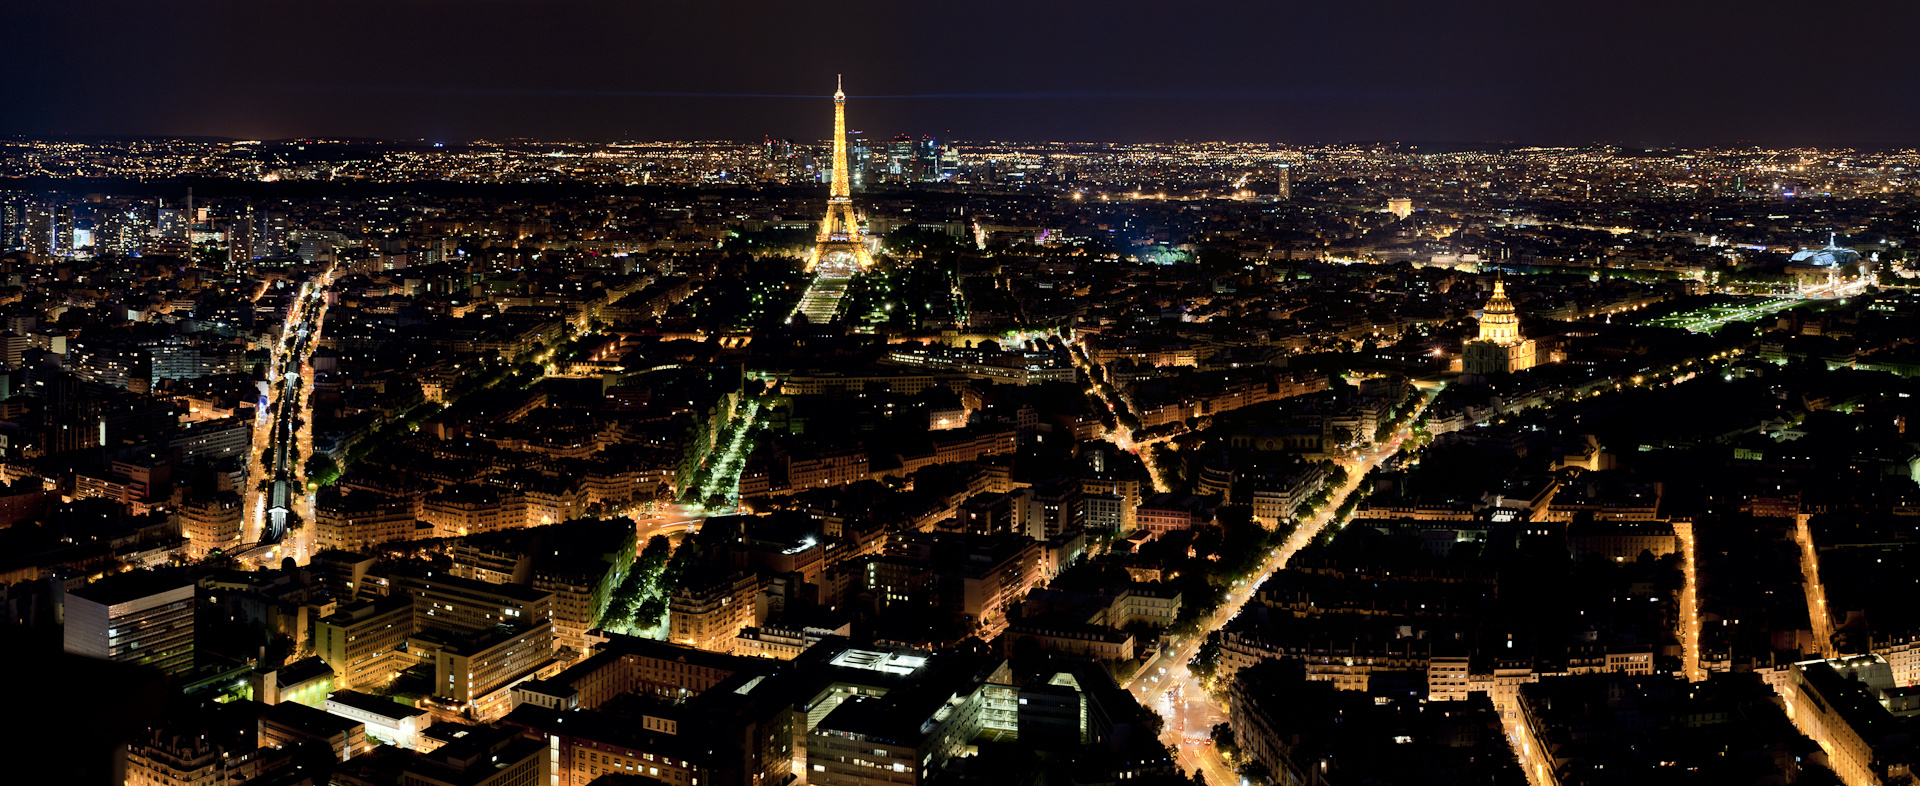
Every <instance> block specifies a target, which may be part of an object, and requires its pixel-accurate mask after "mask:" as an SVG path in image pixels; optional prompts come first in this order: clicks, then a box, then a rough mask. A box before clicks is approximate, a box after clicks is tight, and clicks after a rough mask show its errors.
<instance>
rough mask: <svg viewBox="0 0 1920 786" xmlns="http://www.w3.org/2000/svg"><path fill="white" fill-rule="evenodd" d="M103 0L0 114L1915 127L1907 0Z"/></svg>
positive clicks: (215, 122)
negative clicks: (1719, 5)
mask: <svg viewBox="0 0 1920 786" xmlns="http://www.w3.org/2000/svg"><path fill="white" fill-rule="evenodd" d="M793 6H794V4H788V3H768V2H749V1H747V0H740V1H738V2H716V3H704V4H700V5H699V6H697V7H688V6H676V7H660V6H658V5H653V4H635V3H625V2H614V1H612V0H560V1H559V2H553V3H544V4H539V5H534V4H530V3H525V2H514V1H512V0H480V1H478V2H465V3H459V4H454V3H448V2H440V1H439V0H398V1H395V0H388V1H387V2H370V1H368V0H345V1H344V2H332V3H324V4H320V3H299V4H281V5H276V6H273V7H261V6H259V4H254V3H238V2H230V1H228V0H217V1H208V2H189V3H184V4H172V5H167V6H159V5H154V4H147V3H134V2H128V1H127V0H105V1H104V2H100V3H92V4H87V5H86V6H84V7H73V6H67V5H62V4H54V3H37V4H19V5H17V6H16V7H10V8H7V9H4V10H0V29H7V30H10V31H16V32H17V35H16V36H14V37H13V39H14V42H15V43H14V48H13V51H12V52H11V54H10V59H11V61H12V62H13V63H14V64H15V65H14V69H15V73H14V75H13V78H10V79H7V80H5V81H4V82H0V105H4V106H7V107H10V108H11V111H8V112H5V113H0V133H4V134H9V135H24V136H35V137H44V136H60V135H120V136H124V135H156V136H175V135H178V136H189V135H191V136H223V137H231V138H238V139H280V138H296V137H316V136H349V137H360V138H377V139H416V138H417V139H426V140H429V141H449V142H454V141H464V140H470V139H478V138H506V137H521V138H538V139H551V140H560V139H567V140H580V141H594V140H617V139H635V140H691V139H756V138H759V137H761V136H763V135H764V136H775V137H787V138H795V139H817V138H820V137H821V136H822V135H824V133H825V131H826V129H825V128H824V125H825V122H824V117H825V110H824V107H823V106H822V105H817V104H814V103H809V102H812V101H821V102H822V104H823V103H824V99H825V98H826V97H827V95H829V94H830V92H831V86H832V79H833V77H834V75H835V74H845V75H846V78H847V89H848V92H849V94H850V96H851V98H852V100H854V101H855V102H856V103H854V104H852V105H851V106H850V111H849V122H850V124H851V125H852V126H853V127H854V128H856V129H859V130H861V131H864V132H865V133H867V134H869V135H870V136H891V135H893V134H897V133H909V134H932V135H937V136H940V137H942V138H959V139H1002V140H1073V141H1113V142H1149V141H1173V140H1176V139H1187V140H1231V141H1262V142H1287V143H1296V144H1310V143H1321V142H1333V141H1371V140H1457V141H1462V142H1514V143H1520V144H1590V143H1615V144H1622V145H1627V146H1639V147H1659V146H1711V145H1728V144H1755V145H1761V146H1767V147H1792V146H1819V147H1877V146H1888V145H1896V146H1897V145H1911V144H1916V143H1920V139H1916V136H1920V135H1916V134H1915V133H1914V131H1913V129H1915V128H1920V102H1916V101H1914V100H1913V99H1914V98H1916V97H1920V96H1916V93H1920V82H1917V81H1916V79H1915V77H1914V72H1913V69H1912V68H1911V67H1910V66H1907V65H1906V64H1904V63H1903V62H1902V60H1901V57H1900V54H1901V48H1900V44H1901V41H1900V38H1901V36H1902V34H1903V33H1904V32H1905V31H1909V30H1913V29H1917V28H1920V24H1916V23H1920V8H1915V7H1913V6H1911V5H1909V4H1894V3H1889V2H1866V3H1856V4H1852V5H1851V6H1849V7H1847V8H1814V7H1809V6H1805V5H1803V4H1789V3H1786V2H1777V1H1775V2H1758V3H1746V4H1742V5H1741V6H1739V7H1738V9H1737V13H1734V12H1730V11H1728V10H1725V9H1712V8H1704V7H1699V6H1700V4H1691V5H1685V4H1683V5H1678V6H1676V5H1675V4H1671V3H1658V2H1651V0H1630V1H1629V2H1624V3H1609V4H1598V3H1581V4H1562V5H1557V6H1551V7H1547V6H1540V5H1537V4H1523V3H1517V2H1511V1H1510V0H1470V1H1469V2H1464V3H1455V4H1445V5H1440V4H1433V5H1426V6H1412V7H1400V6H1399V5H1398V4H1390V3H1383V2H1374V3H1353V4H1342V5H1340V6H1338V7H1309V6H1303V5H1293V4H1283V3H1201V4H1193V5H1190V6H1183V7H1180V8H1177V9H1176V12H1171V13H1170V12H1167V11H1166V10H1165V9H1164V8H1163V6H1161V5H1159V4H1152V3H1144V2H1117V3H1108V4H1102V5H1100V6H1098V7H1087V6H1080V5H1072V6H1069V5H1067V4H1059V3H1031V2H1029V3H1011V2H1003V1H1002V0H988V1H987V2H975V3H951V2H936V3H921V4H915V5H899V4H883V3H872V2H855V3H843V4H835V5H834V7H833V8H832V9H830V10H832V11H833V13H831V14H829V13H826V12H823V11H822V10H821V9H818V8H797V7H793Z"/></svg>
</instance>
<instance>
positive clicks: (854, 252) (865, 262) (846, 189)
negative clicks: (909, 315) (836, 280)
mask: <svg viewBox="0 0 1920 786" xmlns="http://www.w3.org/2000/svg"><path fill="white" fill-rule="evenodd" d="M852 174H853V171H852V169H851V168H850V167H849V166H848V161H847V94H846V92H845V91H844V90H842V89H841V87H840V85H839V84H838V83H836V84H835V85H834V90H833V186H832V190H831V191H829V192H828V194H827V217H826V218H825V219H824V220H822V221H821V222H820V234H819V236H818V237H816V238H815V239H814V246H813V253H811V254H808V255H807V270H810V271H811V270H821V266H822V265H826V266H827V269H824V270H821V272H832V273H844V274H851V273H855V272H858V271H861V270H865V269H867V268H869V267H872V266H873V254H872V252H870V251H868V250H867V244H866V241H865V240H864V239H863V238H861V236H860V219H859V218H858V217H856V216H854V214H853V180H852Z"/></svg>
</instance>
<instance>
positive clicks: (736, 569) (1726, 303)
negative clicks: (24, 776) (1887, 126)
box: [0, 91, 1920, 786]
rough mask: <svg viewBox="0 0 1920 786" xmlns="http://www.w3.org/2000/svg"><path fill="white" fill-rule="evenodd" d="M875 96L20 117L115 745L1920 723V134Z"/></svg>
mask: <svg viewBox="0 0 1920 786" xmlns="http://www.w3.org/2000/svg"><path fill="white" fill-rule="evenodd" d="M829 102H831V104H832V112H833V117H832V122H831V123H829V122H827V120H828V118H827V111H828V104H829ZM862 110H863V105H862V104H861V103H860V100H859V98H858V97H852V98H850V97H848V96H847V95H846V94H845V93H844V92H843V91H837V92H836V93H835V94H834V95H833V96H832V98H831V99H828V98H827V97H825V96H823V97H822V98H821V99H820V100H819V101H818V102H816V103H813V104H809V105H808V108H807V111H809V112H810V113H817V116H818V121H819V125H820V127H821V131H822V133H823V135H825V134H826V133H827V132H828V131H829V130H830V131H831V135H830V136H825V138H824V139H823V140H813V141H794V140H776V139H767V140H764V141H763V142H760V143H753V144H739V143H732V142H711V143H639V142H634V143H613V144H587V143H562V142H552V143H549V142H535V141H513V142H485V141H480V142H471V143H461V144H453V145H446V146H439V145H427V144H422V143H408V142H380V141H367V140H328V139H305V140H279V141H208V140H201V139H192V140H189V139H160V138H149V139H139V140H109V141H100V142H72V141H40V140H7V141H5V142H4V143H0V178H4V179H0V246H4V256H3V257H0V272H5V273H6V274H7V275H8V276H9V277H10V278H9V285H8V288H7V289H6V290H5V291H4V293H0V295H3V296H0V315H4V317H5V318H6V333H5V334H4V335H3V336H0V348H4V358H3V359H4V362H5V364H6V373H5V375H4V376H3V377H0V380H4V381H5V383H4V385H0V436H4V440H0V476H4V479H5V480H6V482H7V485H6V486H5V487H4V490H0V501H3V502H4V503H5V504H0V516H5V517H6V519H7V520H6V525H7V527H6V528H5V529H0V542H4V543H5V544H6V546H7V548H6V549H5V550H4V551H0V553H3V554H5V555H7V557H8V559H9V562H8V563H7V565H8V567H7V576H8V581H7V583H6V593H7V594H6V598H7V601H8V603H7V605H6V609H7V611H8V618H7V626H6V630H7V631H8V633H9V634H10V635H13V636H15V637H16V639H17V642H18V644H19V646H18V648H17V649H18V651H19V652H21V653H24V654H23V655H22V657H23V658H28V659H30V661H31V665H30V667H29V668H30V671H29V672H23V673H31V674H35V675H45V676H46V681H47V683H48V684H49V685H55V686H61V687H62V689H64V688H65V686H72V685H94V686H99V687H93V688H87V689H85V690H80V689H76V693H75V694H74V696H72V697H70V698H58V697H51V696H49V697H47V698H44V699H42V698H40V697H38V695H37V694H36V697H35V698H34V699H33V701H34V702H35V706H41V705H43V704H44V705H46V706H49V707H51V708H52V709H50V710H49V712H52V713H54V715H56V716H57V717H58V718H60V719H62V722H63V723H66V722H71V723H72V724H91V725H89V726H86V728H91V729H96V730H97V731H93V732H89V733H88V734H87V735H82V736H83V737H84V738H85V739H87V740H94V741H97V742H98V745H97V746H95V747H96V748H98V750H95V751H93V752H91V753H86V754H85V755H84V756H81V755H80V754H76V756H81V757H80V758H77V759H76V760H75V761H77V762H82V764H78V765H76V766H79V767H80V773H81V774H80V775H78V776H76V782H81V781H84V782H123V783H127V784H141V785H142V786H145V785H146V784H154V785H155V786H158V785H159V784H179V783H223V782H232V783H256V782H258V783H267V782H269V781H276V780H285V781H286V782H288V783H294V782H311V783H319V782H322V781H321V778H320V776H318V775H315V774H313V773H323V774H324V778H325V780H326V782H330V783H343V784H346V783H350V784H372V783H382V784H387V783H445V784H454V783H459V784H475V785H477V784H502V786H505V784H533V783H539V784H547V785H549V786H559V785H560V784H567V785H568V786H585V785H586V784H614V783H632V782H653V781H658V782H660V783H663V784H672V786H706V784H709V783H711V784H714V786H792V785H797V784H813V785H816V786H879V785H880V784H919V783H961V782H967V781H970V780H974V779H1005V780H1009V782H1019V783H1030V782H1040V781H1042V780H1045V781H1046V782H1050V783H1065V782H1072V783H1078V784H1112V786H1121V784H1134V783H1137V782H1140V781H1148V782H1151V783H1155V784H1180V783H1185V784H1194V783H1205V784H1211V785H1212V786H1255V785H1256V784H1258V785H1261V786H1264V785H1266V784H1275V785H1278V786H1295V785H1296V784H1344V783H1496V784H1515V785H1516V786H1517V785H1518V784H1522V783H1528V784H1534V785H1535V786H1548V785H1549V784H1589V783H1590V784H1600V783H1665V782H1676V783H1680V782H1685V783H1716V784H1717V783H1756V784H1758V783H1769V784H1771V783H1834V782H1838V783H1843V784H1847V785H1848V786H1864V785H1865V784H1896V783H1904V782H1909V781H1910V779H1911V773H1910V770H1909V762H1911V761H1912V760H1913V759H1912V756H1913V755H1914V753H1915V749H1914V748H1913V743H1912V740H1913V736H1912V734H1911V732H1912V730H1913V724H1914V723H1916V722H1917V721H1915V720H1914V718H1915V717H1916V716H1920V615H1916V613H1915V608H1916V607H1915V605H1914V604H1913V602H1912V601H1913V598H1915V597H1917V596H1920V578H1916V576H1920V572H1917V571H1916V570H1915V568H1916V567H1917V566H1916V564H1915V556H1914V552H1913V551H1912V549H1911V544H1912V542H1913V536H1914V533H1915V524H1914V523H1913V522H1914V521H1915V520H1916V519H1915V518H1914V515H1915V513H1916V511H1920V483H1916V479H1917V478H1916V475H1915V472H1916V470H1915V467H1916V466H1920V440H1915V439H1913V438H1911V437H1910V436H1909V427H1910V426H1914V425H1915V424H1920V398H1916V397H1915V395H1914V394H1915V393H1916V392H1920V384H1916V383H1915V382H1914V381H1913V377H1914V376H1915V375H1916V374H1920V354H1916V349H1915V344H1914V343H1913V340H1912V336H1913V334H1914V330H1913V328H1914V325H1915V324H1916V320H1920V296H1916V295H1915V293H1914V291H1913V289H1912V283H1913V281H1914V277H1915V276H1916V274H1917V273H1920V258H1916V257H1915V255H1914V251H1913V245H1912V242H1911V240H1912V237H1913V234H1914V232H1915V231H1916V227H1920V176H1916V174H1915V172H1916V169H1915V168H1916V167H1920V157H1917V156H1916V154H1915V153H1913V151H1911V150H1893V151H1880V152H1874V151H1859V150H1817V149H1797V150H1761V149H1752V148H1740V149H1655V150H1647V149H1630V148H1623V147H1618V146H1590V147H1562V148H1544V147H1530V146H1518V145H1431V144H1426V143H1405V144H1397V143H1381V144H1363V145H1354V144H1343V145H1279V144H1240V143H1167V144H1139V145H1121V144H1105V143H1070V142H1061V143H1003V142H967V141H955V140H945V139H936V138H934V137H932V136H930V135H926V134H923V133H918V132H917V130H916V129H900V131H902V133H899V134H898V135H897V136H893V137H891V141H887V138H886V137H883V136H880V135H875V134H863V133H857V131H858V129H860V128H861V125H860V124H861V122H862V115H861V112H862ZM850 124H851V125H850ZM889 130H890V131H891V130H892V129H889ZM82 178H85V180H81V179H82ZM1915 427H1920V426H1915ZM101 661H112V662H114V663H112V664H108V663H102V662H101ZM109 667H111V668H114V669H125V670H124V671H118V670H116V671H112V672H110V673H111V674H112V675H114V676H111V677H102V676H98V675H102V674H108V673H109V672H105V671H100V670H101V669H106V668H109ZM48 690H52V688H49V689H48ZM88 691H91V692H88ZM121 691H124V692H126V693H127V694H132V693H138V692H140V691H149V692H151V693H152V695H154V696H165V697H167V700H166V701H154V702H149V703H146V704H139V705H138V706H135V705H131V704H123V703H119V702H118V698H117V697H120V696H121V695H122V694H121V693H119V692H121ZM141 695H146V694H141ZM103 718H112V719H114V720H113V722H112V723H107V722H106V721H105V720H103ZM123 727H124V728H123ZM95 738H97V740H95ZM89 744H91V743H89Z"/></svg>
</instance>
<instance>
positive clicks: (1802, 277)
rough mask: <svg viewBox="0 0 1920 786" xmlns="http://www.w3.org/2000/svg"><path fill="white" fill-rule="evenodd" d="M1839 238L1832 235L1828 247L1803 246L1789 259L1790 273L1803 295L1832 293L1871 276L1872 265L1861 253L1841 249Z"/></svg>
mask: <svg viewBox="0 0 1920 786" xmlns="http://www.w3.org/2000/svg"><path fill="white" fill-rule="evenodd" d="M1837 241H1838V238H1837V237H1835V236H1832V235H1829V236H1828V237H1827V247H1826V248H1807V249H1801V250H1800V251H1797V252H1795V253H1794V255H1793V256H1791V257H1788V258H1787V273H1788V274H1790V275H1792V276H1793V281H1794V283H1795V284H1796V285H1798V286H1799V289H1800V293H1801V294H1803V295H1807V294H1818V293H1823V292H1824V293H1827V294H1831V293H1833V292H1836V291H1838V290H1839V289H1840V288H1841V287H1844V286H1847V285H1848V284H1852V283H1855V282H1858V281H1859V280H1860V279H1861V278H1862V277H1865V276H1867V275H1869V272H1870V271H1869V268H1870V267H1871V266H1870V265H1867V264H1864V263H1862V262H1861V259H1860V252H1858V251H1855V250H1853V249H1851V248H1841V247H1840V244H1839V243H1838V242H1837Z"/></svg>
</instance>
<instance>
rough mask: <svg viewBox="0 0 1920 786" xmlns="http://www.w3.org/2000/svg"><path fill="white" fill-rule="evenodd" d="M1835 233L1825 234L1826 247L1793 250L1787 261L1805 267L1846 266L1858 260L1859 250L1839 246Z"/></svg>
mask: <svg viewBox="0 0 1920 786" xmlns="http://www.w3.org/2000/svg"><path fill="white" fill-rule="evenodd" d="M1838 239H1839V238H1838V237H1837V236H1835V235H1828V236H1827V247H1826V248H1808V249H1802V250H1800V251H1798V252H1795V253H1794V255H1793V256H1791V257H1788V258H1787V262H1789V263H1791V264H1794V265H1805V266H1807V267H1846V266H1847V265H1853V264H1858V263H1859V262H1860V252H1858V251H1855V250H1853V249H1851V248H1841V247H1840V246H1839V244H1838V243H1837V242H1836V241H1837V240H1838Z"/></svg>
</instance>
